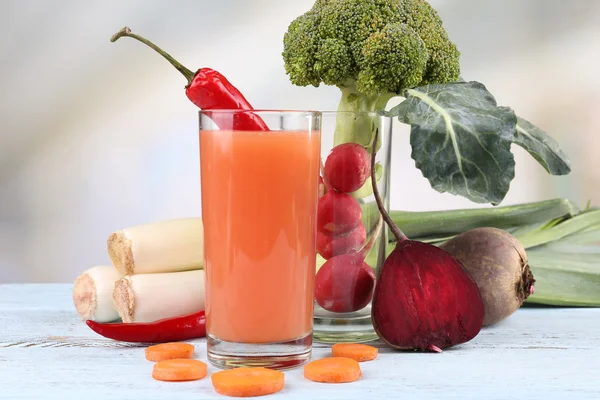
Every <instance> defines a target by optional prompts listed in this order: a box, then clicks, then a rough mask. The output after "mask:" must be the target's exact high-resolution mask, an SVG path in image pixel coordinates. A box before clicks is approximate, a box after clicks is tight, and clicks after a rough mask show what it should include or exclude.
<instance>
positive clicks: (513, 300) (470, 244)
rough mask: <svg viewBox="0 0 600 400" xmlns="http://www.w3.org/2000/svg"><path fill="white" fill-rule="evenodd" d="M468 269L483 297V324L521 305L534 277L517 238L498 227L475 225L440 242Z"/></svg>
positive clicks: (531, 286)
mask: <svg viewBox="0 0 600 400" xmlns="http://www.w3.org/2000/svg"><path fill="white" fill-rule="evenodd" d="M440 247H441V248H442V249H444V250H446V251H447V252H449V253H450V254H452V255H453V256H454V257H456V259H457V260H459V261H460V262H461V263H462V265H464V267H465V268H466V269H467V271H468V272H469V274H470V275H471V277H472V278H473V279H474V280H475V282H476V283H477V286H478V287H479V292H480V293H481V297H482V298H483V307H484V310H485V318H484V319H483V326H487V325H492V324H495V323H497V322H499V321H501V320H503V319H504V318H506V317H508V316H509V315H511V314H512V313H514V312H515V311H517V310H518V309H519V307H521V306H522V305H523V302H524V301H525V300H526V299H527V297H529V295H530V294H532V293H533V285H534V283H535V279H534V278H533V274H532V273H531V270H530V269H529V265H528V264H527V253H525V248H524V247H523V245H522V244H521V242H519V240H518V239H517V238H516V237H514V236H513V235H511V234H510V233H508V232H506V231H504V230H502V229H497V228H476V229H471V230H469V231H466V232H463V233H461V234H460V235H458V236H455V237H454V238H453V239H452V240H450V241H448V242H446V243H444V244H443V245H442V246H440Z"/></svg>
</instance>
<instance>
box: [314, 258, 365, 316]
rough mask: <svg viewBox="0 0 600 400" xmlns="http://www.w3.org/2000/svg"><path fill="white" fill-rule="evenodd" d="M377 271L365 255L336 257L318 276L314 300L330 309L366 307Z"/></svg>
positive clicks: (351, 309) (321, 269)
mask: <svg viewBox="0 0 600 400" xmlns="http://www.w3.org/2000/svg"><path fill="white" fill-rule="evenodd" d="M374 287H375V274H374V273H373V270H372V269H371V267H370V266H369V264H367V263H365V262H364V258H363V257H362V255H358V254H342V255H339V256H336V257H333V258H331V259H329V260H327V262H326V263H325V264H323V266H322V267H321V268H320V269H319V272H317V275H316V276H315V299H316V300H317V303H319V305H320V306H321V307H323V308H324V309H326V310H328V311H333V312H338V313H343V312H353V311H358V310H360V309H362V308H365V307H366V306H367V304H369V302H370V301H371V298H372V297H373V288H374Z"/></svg>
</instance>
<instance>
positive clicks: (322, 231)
mask: <svg viewBox="0 0 600 400" xmlns="http://www.w3.org/2000/svg"><path fill="white" fill-rule="evenodd" d="M376 132H377V133H378V134H377V137H378V140H377V142H376V143H374V138H375V133H376ZM391 133H392V118H390V117H386V116H383V115H380V114H379V113H374V112H373V113H370V112H327V111H324V112H322V113H321V178H322V182H323V186H325V194H323V191H321V193H320V196H322V197H320V198H319V212H318V221H317V263H316V264H317V275H316V279H315V309H314V326H313V339H314V340H315V341H316V342H322V343H339V342H367V341H371V340H375V339H377V334H376V333H375V330H374V329H373V325H372V323H371V298H372V293H373V289H374V285H375V284H376V273H377V271H378V270H379V268H380V266H381V264H382V263H383V261H384V260H385V249H386V243H387V238H388V229H387V226H386V225H385V223H384V222H383V220H382V219H381V216H380V213H379V209H378V207H377V203H376V202H375V196H374V195H373V188H372V181H371V177H370V174H368V176H369V177H368V178H367V179H366V182H364V184H363V185H362V186H361V187H360V188H359V189H357V190H354V191H351V192H350V191H349V190H351V189H354V187H351V186H350V185H348V184H347V183H345V182H346V181H348V180H347V179H346V181H344V179H341V183H340V178H339V177H338V178H337V179H333V178H331V177H328V175H332V176H333V175H335V174H336V173H341V174H344V173H356V171H361V169H360V168H358V169H356V166H355V165H353V164H352V163H353V162H356V156H355V155H354V156H349V158H347V159H346V158H344V157H346V156H345V155H344V152H343V151H342V150H341V148H340V149H337V150H336V152H337V155H336V156H337V157H341V158H342V160H341V161H340V159H339V158H338V160H334V159H333V157H332V160H329V159H328V157H329V156H330V155H331V154H333V153H332V150H334V148H336V147H337V146H340V145H344V147H346V148H350V147H354V150H356V146H352V145H349V144H348V143H354V144H358V145H360V147H362V148H363V149H364V150H361V149H358V151H357V152H358V154H362V157H363V158H364V156H365V154H368V160H369V166H370V160H371V157H370V156H371V154H372V152H371V151H372V148H373V146H376V147H377V153H376V157H375V162H376V164H375V165H376V167H375V171H376V176H377V188H378V191H379V194H380V196H381V198H382V200H383V204H384V207H385V209H386V210H389V182H390V161H391ZM328 161H329V163H328ZM328 164H330V165H328ZM335 164H337V165H335ZM340 166H341V167H343V168H346V169H347V170H346V171H336V170H335V169H334V167H340ZM369 170H370V169H369ZM368 172H369V171H367V173H368ZM330 178H331V179H330ZM330 180H331V181H332V182H329V181H330ZM350 180H352V179H350ZM359 182H360V180H359ZM336 184H338V186H339V187H342V189H339V187H338V188H336V187H335V186H336ZM354 186H356V182H355V183H354ZM321 189H323V187H322V188H321ZM343 190H346V191H343ZM329 192H334V193H329ZM326 196H330V198H326ZM357 207H360V216H359V218H360V222H359V224H358V226H356V227H354V228H352V230H350V231H349V232H348V227H347V226H342V228H343V230H342V231H340V232H342V233H341V234H338V233H336V232H335V229H337V227H339V226H341V225H340V224H338V226H337V227H334V228H332V227H333V226H334V225H335V224H332V223H330V224H329V228H330V229H329V230H327V229H326V228H327V226H326V225H327V223H328V222H330V221H327V218H331V215H334V218H337V217H339V218H342V219H343V217H344V213H347V212H348V211H347V210H348V208H350V209H351V210H352V212H354V211H356V210H358V209H357ZM353 215H354V214H353ZM335 216H337V217H335ZM346 219H348V218H346ZM350 219H351V218H350ZM337 222H339V220H338V221H337ZM346 222H348V221H345V223H346ZM332 230H333V231H334V232H333V233H332ZM363 263H365V264H366V265H364V264H363ZM367 269H368V270H367Z"/></svg>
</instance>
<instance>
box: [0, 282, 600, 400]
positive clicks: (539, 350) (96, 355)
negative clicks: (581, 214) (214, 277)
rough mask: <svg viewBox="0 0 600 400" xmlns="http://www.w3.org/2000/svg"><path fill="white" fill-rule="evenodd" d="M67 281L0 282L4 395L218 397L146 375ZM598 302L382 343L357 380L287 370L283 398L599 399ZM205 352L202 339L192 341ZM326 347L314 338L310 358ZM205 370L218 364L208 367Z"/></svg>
mask: <svg viewBox="0 0 600 400" xmlns="http://www.w3.org/2000/svg"><path fill="white" fill-rule="evenodd" d="M70 290H71V286H70V285H0V399H47V398H55V397H56V398H62V399H81V398H85V399H86V400H89V399H107V398H114V399H140V398H143V399H158V398H160V399H164V398H177V399H188V398H189V399H213V398H214V399H218V398H223V397H222V396H219V395H217V394H216V393H215V392H214V391H213V390H212V386H211V384H210V379H203V380H201V381H196V382H185V383H177V384H169V383H163V382H157V381H154V380H152V378H151V377H150V371H151V369H152V364H151V363H149V362H148V361H146V360H145V359H144V354H143V349H142V348H140V347H139V346H136V345H132V344H125V343H117V342H113V341H110V340H106V339H104V338H101V337H99V336H98V335H96V334H95V333H94V332H92V331H90V330H89V329H88V328H87V327H86V326H85V324H83V323H82V322H81V321H80V320H79V318H78V317H77V315H76V313H75V311H74V309H73V306H72V300H71V297H70V293H71V292H70ZM599 341H600V309H554V308H525V309H522V310H520V311H519V312H517V313H516V314H515V315H513V316H512V317H511V318H509V319H507V320H506V321H504V322H503V323H501V324H499V325H498V326H495V327H493V328H488V329H484V330H483V331H482V332H481V333H480V334H479V335H478V336H477V337H476V338H475V339H474V340H473V341H471V342H470V343H467V344H465V345H462V346H458V347H456V348H453V349H448V350H446V351H444V352H443V353H442V354H423V353H412V352H411V353H408V352H395V351H392V350H390V349H387V348H382V349H381V353H380V356H379V358H378V360H376V361H374V362H368V363H362V364H361V367H362V369H363V377H362V378H361V380H360V381H358V382H355V383H352V384H345V385H325V384H317V383H314V382H310V381H307V380H306V379H304V378H303V376H302V369H301V368H298V369H295V370H292V371H288V372H286V388H285V389H284V391H283V392H281V393H279V394H277V395H275V396H273V398H286V399H328V400H331V399H367V398H368V399H380V398H381V399H393V398H402V399H513V398H521V397H524V398H527V399H528V400H530V399H570V398H573V399H599V398H600V385H599V383H598V381H599V379H598V378H599V377H600V350H598V346H597V343H598V342H599ZM193 343H194V344H196V348H197V352H196V356H197V358H199V359H202V360H206V348H205V341H204V340H196V341H193ZM328 354H329V349H328V346H325V345H318V346H316V348H315V350H314V357H315V358H318V357H323V356H326V355H328ZM210 371H211V372H214V371H216V369H215V368H214V367H212V366H211V367H210Z"/></svg>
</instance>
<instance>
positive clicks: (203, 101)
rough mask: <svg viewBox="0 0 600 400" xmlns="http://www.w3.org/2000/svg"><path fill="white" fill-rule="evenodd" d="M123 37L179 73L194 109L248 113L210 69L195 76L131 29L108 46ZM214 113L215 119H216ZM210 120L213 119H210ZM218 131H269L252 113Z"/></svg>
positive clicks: (231, 88)
mask: <svg viewBox="0 0 600 400" xmlns="http://www.w3.org/2000/svg"><path fill="white" fill-rule="evenodd" d="M123 36H128V37H131V38H133V39H136V40H139V41H140V42H142V43H144V44H146V45H147V46H149V47H151V48H152V49H154V50H155V51H156V52H158V53H159V54H160V55H162V56H163V57H164V58H165V59H166V60H167V61H169V62H170V63H171V65H173V66H174V67H175V68H176V69H177V70H178V71H179V72H181V73H182V74H183V76H185V78H186V79H187V81H188V84H187V85H186V86H185V94H186V96H187V97H188V99H190V101H191V102H192V103H194V104H195V105H196V106H197V107H199V108H200V109H202V110H225V109H229V110H231V109H236V110H252V109H253V107H252V106H251V105H250V103H249V102H248V100H246V98H245V97H244V95H243V94H242V93H241V92H240V91H239V90H238V89H237V88H236V87H235V86H233V85H232V84H231V83H230V82H229V81H228V80H227V78H225V76H223V74H221V73H220V72H218V71H215V70H214V69H211V68H201V69H199V70H198V71H196V72H195V73H194V72H192V71H191V70H189V69H187V68H186V67H184V66H183V65H181V64H180V63H179V62H178V61H176V60H175V59H174V58H173V57H171V55H169V54H168V53H167V52H165V51H163V50H162V49H161V48H160V47H158V46H156V45H155V44H154V43H152V42H150V41H149V40H147V39H145V38H143V37H141V36H139V35H136V34H134V33H131V29H129V28H128V27H125V28H123V29H121V30H120V31H119V32H117V33H115V34H114V35H113V36H112V37H111V38H110V41H111V42H115V41H116V40H117V39H119V38H120V37H123ZM217 114H218V113H215V116H216V117H217V118H218V115H217ZM213 119H214V118H213ZM222 122H223V121H221V124H219V123H218V124H219V127H220V128H221V129H237V130H260V131H267V130H269V128H268V127H267V125H266V124H265V122H264V121H263V120H262V119H261V118H260V117H259V116H258V115H256V114H254V113H249V112H248V113H240V114H238V115H236V116H235V118H234V121H233V125H232V126H222Z"/></svg>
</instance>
